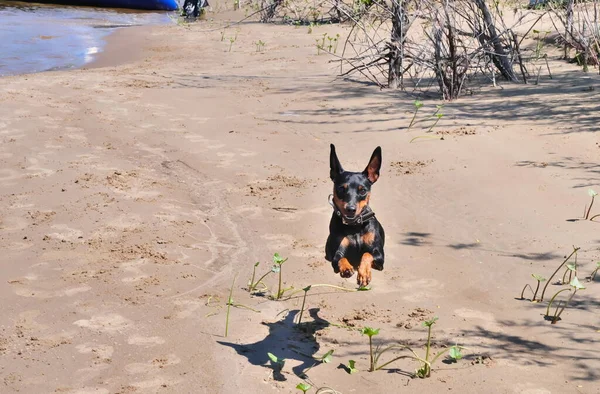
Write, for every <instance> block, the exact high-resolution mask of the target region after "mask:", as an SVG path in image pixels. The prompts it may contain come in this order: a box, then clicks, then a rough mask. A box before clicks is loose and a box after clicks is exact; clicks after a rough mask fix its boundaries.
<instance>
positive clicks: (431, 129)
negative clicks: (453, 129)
mask: <svg viewBox="0 0 600 394" xmlns="http://www.w3.org/2000/svg"><path fill="white" fill-rule="evenodd" d="M434 116H435V117H436V118H437V119H436V120H435V122H434V123H433V124H432V125H431V127H430V128H429V130H427V133H431V132H432V131H433V128H434V127H435V126H436V125H437V124H438V122H439V121H440V119H442V117H443V116H444V114H442V113H436V114H435V115H434Z"/></svg>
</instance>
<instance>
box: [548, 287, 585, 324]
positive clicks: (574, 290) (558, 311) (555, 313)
mask: <svg viewBox="0 0 600 394" xmlns="http://www.w3.org/2000/svg"><path fill="white" fill-rule="evenodd" d="M569 286H571V288H567V289H562V290H559V291H558V292H557V293H556V294H554V296H553V297H552V298H551V299H550V302H549V303H548V307H547V308H546V318H550V307H551V306H552V304H553V303H554V300H555V299H556V297H557V296H558V295H559V294H560V293H562V292H564V291H571V290H573V293H571V296H570V297H569V298H567V300H566V301H565V302H564V305H562V304H563V301H562V300H561V301H559V302H558V305H557V306H556V310H555V311H554V315H553V316H552V323H551V324H556V322H557V321H558V320H559V319H560V315H561V314H562V313H563V311H564V310H565V308H566V307H567V306H568V305H569V302H571V300H572V299H573V297H575V294H576V293H577V291H578V290H585V286H583V285H582V284H581V282H580V281H579V279H577V277H574V278H573V280H572V281H571V282H570V283H569ZM561 305H562V309H560V310H559V308H560V307H561Z"/></svg>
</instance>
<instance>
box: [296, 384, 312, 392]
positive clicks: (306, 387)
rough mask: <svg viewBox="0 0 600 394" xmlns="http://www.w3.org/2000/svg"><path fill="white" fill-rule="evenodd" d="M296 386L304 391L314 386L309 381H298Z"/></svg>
mask: <svg viewBox="0 0 600 394" xmlns="http://www.w3.org/2000/svg"><path fill="white" fill-rule="evenodd" d="M296 388H297V389H298V390H300V391H302V392H303V393H306V392H307V391H308V390H310V389H311V388H312V386H311V385H310V384H308V383H298V385H297V386H296Z"/></svg>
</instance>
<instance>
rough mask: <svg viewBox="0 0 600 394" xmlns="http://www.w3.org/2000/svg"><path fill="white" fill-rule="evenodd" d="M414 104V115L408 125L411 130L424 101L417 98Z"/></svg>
mask: <svg viewBox="0 0 600 394" xmlns="http://www.w3.org/2000/svg"><path fill="white" fill-rule="evenodd" d="M413 105H414V106H415V112H413V117H412V119H411V121H410V123H409V125H408V129H407V130H406V131H408V130H410V128H411V127H412V125H413V124H414V123H415V119H416V118H417V113H418V112H419V109H421V107H423V102H421V101H419V100H415V101H414V103H413Z"/></svg>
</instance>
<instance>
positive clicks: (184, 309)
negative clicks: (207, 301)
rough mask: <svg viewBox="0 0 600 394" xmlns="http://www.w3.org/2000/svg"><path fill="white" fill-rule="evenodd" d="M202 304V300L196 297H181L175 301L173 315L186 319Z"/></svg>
mask: <svg viewBox="0 0 600 394" xmlns="http://www.w3.org/2000/svg"><path fill="white" fill-rule="evenodd" d="M203 305H204V301H202V300H199V299H198V298H183V299H178V300H176V301H175V312H176V313H175V317H176V318H178V319H186V318H188V317H190V316H192V315H194V314H195V313H194V312H195V311H196V310H198V309H199V308H200V307H201V306H203Z"/></svg>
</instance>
